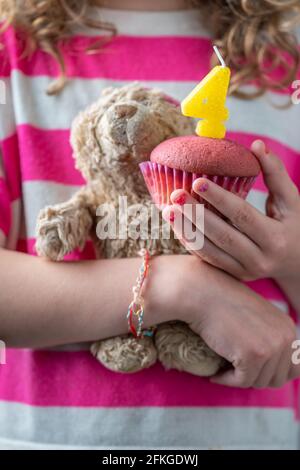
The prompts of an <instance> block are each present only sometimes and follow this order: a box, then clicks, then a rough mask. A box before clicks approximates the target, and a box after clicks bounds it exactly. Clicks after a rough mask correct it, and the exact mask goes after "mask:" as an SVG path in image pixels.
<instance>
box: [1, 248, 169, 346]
mask: <svg viewBox="0 0 300 470" xmlns="http://www.w3.org/2000/svg"><path fill="white" fill-rule="evenodd" d="M158 263H161V262H160V260H159V259H155V260H153V261H152V262H151V271H150V276H149V277H150V279H149V281H148V286H147V289H146V291H145V296H146V303H147V314H146V315H145V326H150V325H151V324H155V323H156V322H158V321H164V310H163V309H161V307H160V305H161V304H159V302H158V299H157V297H158V292H157V289H158V286H157V285H156V279H157V276H156V271H157V269H158ZM140 264H141V259H138V258H132V259H116V260H98V261H82V262H78V263H70V262H68V263H67V262H66V263H64V262H62V263H53V262H49V261H45V260H44V259H41V258H37V257H32V256H28V255H25V254H21V253H14V252H9V251H5V250H0V286H1V289H0V339H2V340H4V341H5V342H6V344H7V346H17V347H45V346H52V345H58V344H64V343H72V342H81V341H93V340H98V339H102V338H106V337H110V336H114V335H118V334H121V333H126V332H127V322H126V311H127V307H128V304H129V303H130V301H131V299H132V286H133V285H134V283H135V279H136V277H137V274H138V269H139V266H140ZM161 264H162V265H164V262H163V263H161ZM159 271H161V270H160V269H159ZM162 271H163V269H162ZM152 273H153V275H152ZM152 278H153V282H152ZM165 312H166V313H167V310H165Z"/></svg>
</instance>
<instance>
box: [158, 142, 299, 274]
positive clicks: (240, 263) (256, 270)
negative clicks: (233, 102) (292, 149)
mask: <svg viewBox="0 0 300 470" xmlns="http://www.w3.org/2000/svg"><path fill="white" fill-rule="evenodd" d="M252 151H253V153H254V154H255V155H256V157H257V159H258V160H259V163H260V165H261V168H262V172H263V177H264V181H265V184H266V186H267V187H268V189H269V197H268V200H267V204H266V213H267V215H263V214H262V213H261V212H259V211H258V210H257V209H255V208H254V207H253V206H251V205H250V204H249V203H247V202H246V201H244V200H243V199H241V198H240V197H238V196H236V195H234V194H232V193H230V192H228V191H226V190H224V189H223V188H221V187H219V186H218V185H216V184H214V183H213V182H211V181H209V180H207V179H205V178H199V179H198V180H196V181H195V182H194V185H193V189H194V191H195V192H196V193H198V194H199V195H200V196H201V197H203V198H204V199H205V200H206V201H208V202H209V203H210V204H212V205H213V206H214V207H216V209H218V211H219V212H220V213H222V214H224V216H226V217H227V218H228V219H229V221H230V222H231V223H232V224H233V225H232V224H231V223H230V222H229V223H228V222H226V221H224V220H222V219H221V218H220V217H218V216H217V215H216V214H214V213H213V212H211V211H209V210H207V209H205V218H204V220H205V226H204V227H205V228H204V232H205V241H204V247H203V248H202V249H201V250H199V251H196V252H195V251H194V252H193V253H195V254H197V255H198V256H200V257H201V258H202V259H203V260H205V261H207V262H209V263H210V264H212V265H214V266H216V267H218V268H221V269H223V270H225V271H227V272H228V273H230V274H232V275H233V276H235V277H237V278H239V279H242V280H254V279H260V278H266V277H271V278H274V279H276V280H280V279H281V278H285V279H293V278H295V276H299V271H300V243H299V240H300V198H299V192H298V189H297V187H296V186H295V185H294V183H293V182H292V180H291V179H290V177H289V175H288V173H287V171H286V169H285V167H284V165H283V164H282V163H281V161H280V160H279V159H278V158H277V157H275V156H274V155H272V154H270V153H269V152H268V151H266V149H265V145H264V143H263V142H261V141H255V142H254V143H253V144H252ZM171 200H172V202H173V205H171V206H168V207H167V208H166V209H165V210H164V212H163V217H164V218H165V219H166V220H168V221H169V222H170V223H171V224H173V225H174V226H175V225H176V224H174V223H173V222H174V220H175V218H176V217H182V211H183V205H182V204H197V201H196V200H195V199H194V198H193V197H192V196H191V195H189V194H188V193H187V192H185V191H184V190H176V191H174V192H173V193H172V196H171ZM187 212H188V211H187ZM193 223H194V224H195V225H196V227H197V221H194V220H193ZM174 228H175V231H176V227H174ZM197 228H198V229H199V224H198V227H197ZM177 236H178V237H179V238H180V234H177ZM181 241H182V243H183V244H185V245H186V247H187V249H188V244H187V242H186V240H184V239H181Z"/></svg>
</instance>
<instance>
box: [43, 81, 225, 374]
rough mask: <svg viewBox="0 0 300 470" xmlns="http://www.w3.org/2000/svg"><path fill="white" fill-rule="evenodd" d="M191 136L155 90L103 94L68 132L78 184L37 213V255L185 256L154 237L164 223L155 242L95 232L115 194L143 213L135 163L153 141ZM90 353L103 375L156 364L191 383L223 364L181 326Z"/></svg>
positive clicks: (185, 121)
mask: <svg viewBox="0 0 300 470" xmlns="http://www.w3.org/2000/svg"><path fill="white" fill-rule="evenodd" d="M193 132H194V123H193V122H192V120H191V119H190V118H187V117H185V116H183V115H182V114H181V112H180V109H179V107H178V105H177V104H176V103H175V102H174V100H172V99H171V98H169V97H167V96H166V95H165V94H164V93H163V92H161V91H160V90H156V89H149V88H145V87H143V86H142V85H141V84H139V83H138V82H134V83H131V84H128V85H126V86H123V87H120V88H113V87H109V88H106V89H105V90H103V92H102V94H101V96H100V98H99V99H98V100H97V101H96V102H95V103H93V104H92V105H90V106H89V107H88V108H87V109H85V110H84V111H82V112H80V113H79V115H78V116H77V117H75V119H74V121H73V123H72V128H71V137H70V142H71V146H72V150H73V156H74V159H75V163H76V168H77V169H78V170H79V171H80V172H81V173H82V175H83V177H84V179H85V181H86V185H85V186H84V187H82V188H81V189H80V190H79V191H78V192H77V193H76V194H74V195H73V197H71V199H70V200H68V201H66V202H63V203H60V204H57V205H53V206H48V207H45V208H44V209H43V210H42V211H41V212H40V213H39V216H38V220H37V227H36V251H37V254H38V255H39V256H43V257H46V258H48V259H49V260H52V261H60V260H62V259H63V258H64V256H65V255H67V254H68V253H70V252H72V251H73V250H74V249H76V248H79V249H82V248H83V247H84V245H85V243H86V241H87V240H88V239H92V241H93V244H94V248H95V252H96V256H97V258H125V257H136V256H138V255H139V253H140V251H141V250H142V249H147V250H148V252H149V254H150V255H151V256H159V255H168V254H174V253H185V254H186V255H187V256H190V255H188V254H187V252H186V250H185V248H184V247H183V246H182V244H181V243H180V241H179V240H178V239H176V238H175V236H174V235H173V236H171V237H163V236H162V235H163V230H167V227H166V226H167V225H169V224H166V223H165V224H163V223H159V227H160V228H159V230H160V232H159V237H157V238H155V239H151V237H150V238H149V237H148V238H147V239H145V238H146V237H142V236H141V235H140V236H135V237H121V238H119V237H111V238H110V237H107V238H105V237H100V238H99V237H98V236H97V230H96V228H97V226H98V223H99V215H97V214H99V212H97V210H98V208H99V207H100V206H101V207H103V205H105V207H106V208H107V211H108V215H109V212H110V211H111V212H114V211H115V210H117V209H118V207H119V205H120V195H124V196H126V198H127V204H128V206H130V207H137V206H138V207H141V206H143V207H146V208H147V209H149V211H146V213H147V214H150V213H151V210H150V209H151V206H153V204H152V202H151V198H150V195H149V193H148V191H147V188H146V185H145V183H144V180H143V176H142V174H141V172H140V170H139V163H141V162H143V161H145V160H149V157H150V153H151V151H152V150H153V148H154V147H155V146H157V145H158V144H159V143H160V142H162V141H164V140H166V139H168V138H171V137H176V136H179V135H188V134H192V133H193ZM98 211H99V210H98ZM106 215H107V214H106ZM146 217H148V215H147V216H146ZM148 222H150V221H148ZM160 222H161V220H160ZM124 315H125V312H124ZM91 352H92V354H93V355H94V356H95V357H96V358H97V360H98V361H100V363H101V364H102V365H104V366H105V367H106V368H108V369H110V370H112V371H115V372H122V373H132V372H137V371H140V370H142V369H145V368H147V367H150V366H152V365H153V364H154V363H155V362H156V361H157V360H158V361H160V362H161V364H162V365H163V366H164V367H165V368H166V369H167V370H168V369H177V370H179V371H185V372H188V373H191V374H194V375H199V376H211V375H213V374H215V373H216V372H217V371H218V370H219V368H220V367H222V365H223V359H222V358H221V357H220V356H218V355H217V354H216V353H215V352H214V351H212V350H211V349H210V348H209V347H208V346H207V345H206V343H205V342H204V341H203V339H202V338H201V337H200V336H198V335H197V334H196V333H195V332H194V331H192V330H191V329H190V328H189V326H188V325H187V324H186V323H184V322H182V321H172V322H167V323H162V324H158V325H155V330H154V334H153V335H152V336H142V337H141V338H136V337H135V336H134V335H132V334H124V335H122V336H117V337H113V338H107V339H103V340H101V341H98V342H96V343H94V344H92V346H91Z"/></svg>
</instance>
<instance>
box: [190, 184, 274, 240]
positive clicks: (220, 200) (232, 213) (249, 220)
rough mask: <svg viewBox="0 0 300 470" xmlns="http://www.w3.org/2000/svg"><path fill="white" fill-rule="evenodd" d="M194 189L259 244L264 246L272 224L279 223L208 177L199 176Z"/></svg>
mask: <svg viewBox="0 0 300 470" xmlns="http://www.w3.org/2000/svg"><path fill="white" fill-rule="evenodd" d="M193 190H194V191H195V193H196V194H198V195H199V196H200V197H201V198H203V199H205V200H206V201H207V202H209V203H210V204H212V205H213V206H214V207H215V208H216V209H218V211H219V212H221V214H223V215H224V216H226V217H227V218H228V219H229V220H230V221H231V222H232V223H233V225H235V226H236V227H237V228H238V229H239V230H240V231H241V232H243V233H245V234H246V235H247V236H248V237H249V238H250V239H251V240H252V241H253V242H254V243H256V244H257V245H258V246H264V243H265V242H266V240H268V236H269V233H270V231H272V227H271V226H270V225H271V224H274V223H276V224H277V223H278V222H276V221H274V220H272V219H270V218H266V216H265V215H263V214H262V213H260V212H259V211H258V210H257V209H255V208H254V207H252V206H251V205H250V204H249V203H248V202H246V201H245V200H244V199H242V198H241V197H239V196H237V195H236V194H233V193H231V192H229V191H227V190H225V189H224V188H222V187H220V186H219V185H217V184H215V183H213V182H212V181H210V180H208V179H206V178H198V179H197V180H195V182H194V184H193Z"/></svg>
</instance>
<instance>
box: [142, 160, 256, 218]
mask: <svg viewBox="0 0 300 470" xmlns="http://www.w3.org/2000/svg"><path fill="white" fill-rule="evenodd" d="M140 169H141V172H142V174H143V176H144V180H145V183H146V185H147V188H148V191H149V193H150V195H151V197H152V200H153V202H154V203H155V204H156V206H157V207H158V208H159V209H160V210H162V209H163V208H164V207H165V206H166V205H167V204H170V196H171V194H172V192H173V191H175V189H185V190H186V191H187V192H189V193H190V194H191V195H192V196H193V197H194V198H195V199H197V200H198V201H199V202H200V203H202V204H204V205H205V207H207V208H209V209H210V210H212V211H214V212H218V211H216V209H215V208H214V207H212V206H211V205H210V204H209V203H207V202H206V201H205V200H204V199H202V198H201V196H199V195H198V194H196V193H195V192H194V191H193V189H192V186H193V182H194V181H195V180H196V179H197V178H202V177H204V178H207V179H209V180H211V181H213V182H214V183H216V184H218V185H219V186H221V187H222V188H224V189H226V190H227V191H230V192H231V193H234V194H237V195H238V196H240V197H241V198H243V199H245V198H246V197H247V194H248V193H249V191H250V189H251V187H252V185H253V183H254V181H255V179H256V177H255V176H251V177H247V176H246V177H240V176H237V177H230V176H212V175H205V174H201V173H190V172H187V171H182V170H176V169H174V168H169V167H168V166H166V165H160V164H159V163H152V162H143V163H141V164H140Z"/></svg>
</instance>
